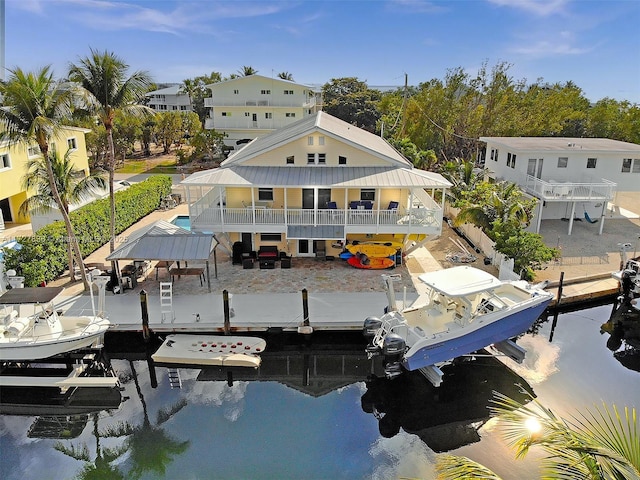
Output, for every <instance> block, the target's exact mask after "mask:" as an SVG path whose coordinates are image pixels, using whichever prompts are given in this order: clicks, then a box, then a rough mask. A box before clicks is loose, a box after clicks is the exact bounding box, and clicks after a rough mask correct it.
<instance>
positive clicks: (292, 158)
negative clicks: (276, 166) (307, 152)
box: [287, 155, 294, 165]
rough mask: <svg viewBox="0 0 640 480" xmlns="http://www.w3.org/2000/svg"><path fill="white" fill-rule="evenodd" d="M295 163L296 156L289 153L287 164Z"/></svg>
mask: <svg viewBox="0 0 640 480" xmlns="http://www.w3.org/2000/svg"><path fill="white" fill-rule="evenodd" d="M293 163H294V156H293V155H289V156H288V157H287V165H293Z"/></svg>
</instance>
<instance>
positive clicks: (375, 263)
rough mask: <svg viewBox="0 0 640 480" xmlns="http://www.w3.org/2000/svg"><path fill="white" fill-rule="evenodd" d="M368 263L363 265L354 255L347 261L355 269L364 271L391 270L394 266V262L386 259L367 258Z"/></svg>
mask: <svg viewBox="0 0 640 480" xmlns="http://www.w3.org/2000/svg"><path fill="white" fill-rule="evenodd" d="M368 260H369V261H368V262H366V263H365V264H362V263H361V262H360V258H359V257H357V256H356V255H354V256H353V257H351V258H348V259H347V263H348V264H349V265H351V266H352V267H356V268H364V269H372V270H382V269H385V268H391V267H393V266H395V264H396V262H395V260H392V259H391V258H387V257H369V259H368Z"/></svg>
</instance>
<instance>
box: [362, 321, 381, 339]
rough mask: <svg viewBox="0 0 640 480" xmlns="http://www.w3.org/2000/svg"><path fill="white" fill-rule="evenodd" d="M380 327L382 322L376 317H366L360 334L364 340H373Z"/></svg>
mask: <svg viewBox="0 0 640 480" xmlns="http://www.w3.org/2000/svg"><path fill="white" fill-rule="evenodd" d="M380 327H382V320H380V319H379V318H378V317H367V318H366V319H365V320H364V324H363V326H362V334H363V335H364V337H365V338H373V337H374V336H375V335H376V332H377V331H378V330H379V329H380Z"/></svg>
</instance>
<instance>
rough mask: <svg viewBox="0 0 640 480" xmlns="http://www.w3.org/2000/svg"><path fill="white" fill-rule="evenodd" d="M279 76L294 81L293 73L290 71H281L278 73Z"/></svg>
mask: <svg viewBox="0 0 640 480" xmlns="http://www.w3.org/2000/svg"><path fill="white" fill-rule="evenodd" d="M278 78H281V79H282V80H289V81H290V82H293V74H291V73H289V72H280V73H279V74H278Z"/></svg>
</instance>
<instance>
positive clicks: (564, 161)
mask: <svg viewBox="0 0 640 480" xmlns="http://www.w3.org/2000/svg"><path fill="white" fill-rule="evenodd" d="M568 164H569V157H558V168H567V165H568Z"/></svg>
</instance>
